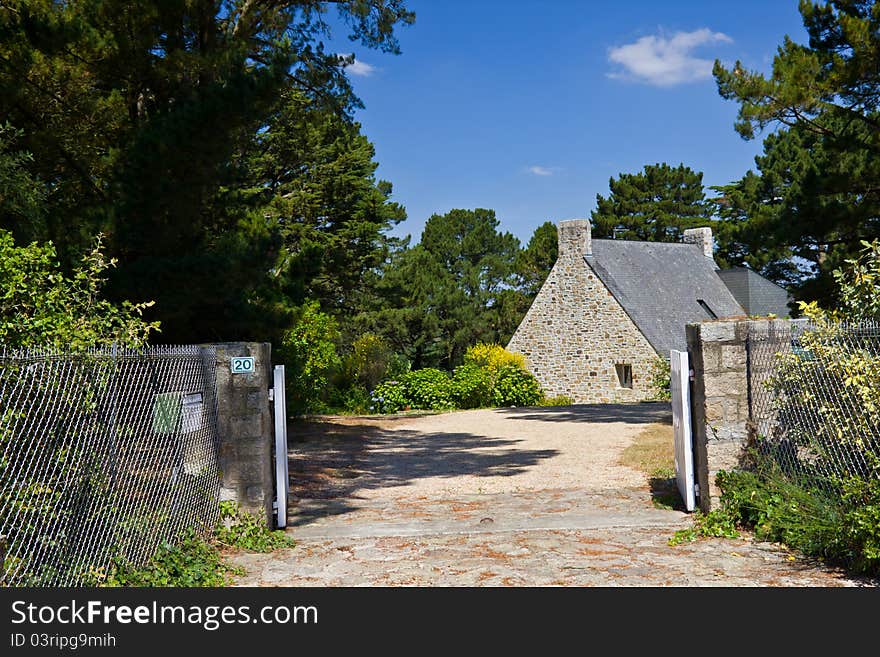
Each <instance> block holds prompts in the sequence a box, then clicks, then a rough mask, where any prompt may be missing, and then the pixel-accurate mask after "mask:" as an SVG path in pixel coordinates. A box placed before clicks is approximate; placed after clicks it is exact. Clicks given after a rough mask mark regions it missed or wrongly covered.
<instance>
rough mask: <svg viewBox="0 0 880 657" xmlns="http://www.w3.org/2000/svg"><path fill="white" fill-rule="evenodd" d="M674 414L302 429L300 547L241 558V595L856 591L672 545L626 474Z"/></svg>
mask: <svg viewBox="0 0 880 657" xmlns="http://www.w3.org/2000/svg"><path fill="white" fill-rule="evenodd" d="M669 421H670V410H669V406H668V404H659V403H645V404H632V405H583V406H569V407H555V408H554V407H551V408H509V409H492V410H478V411H462V412H455V413H444V414H438V415H425V416H409V417H395V418H375V417H368V418H363V417H321V418H313V419H311V420H310V421H307V422H297V423H292V424H291V425H290V428H289V436H290V452H289V455H290V479H291V504H290V508H289V515H288V518H289V529H288V532H289V533H290V534H291V535H292V536H293V538H295V539H296V540H297V546H296V547H295V548H293V549H291V550H281V551H278V552H275V553H272V554H266V555H257V554H244V553H241V554H236V555H233V556H232V561H233V562H235V563H236V564H238V565H241V566H244V567H245V569H246V570H247V572H248V574H247V575H246V576H244V577H242V578H240V580H239V583H240V584H242V585H251V586H253V585H268V586H359V585H368V586H369V585H373V586H401V585H417V586H434V585H442V586H476V585H514V586H523V585H529V586H545V585H588V586H589V585H598V586H704V585H709V586H712V585H721V586H854V585H859V584H861V582H858V581H856V580H850V579H847V578H845V577H844V576H843V575H841V574H840V573H837V572H835V571H833V570H830V569H826V568H822V567H820V566H819V565H817V564H812V563H808V562H805V561H802V560H800V559H798V558H796V557H794V556H793V555H791V554H789V553H788V552H786V551H785V550H784V549H783V548H781V547H780V546H775V545H769V544H761V543H756V542H754V541H752V540H750V539H748V538H745V539H740V540H735V541H729V540H720V539H719V540H702V541H698V542H696V543H691V544H685V545H680V546H675V547H671V546H669V545H668V544H667V540H668V538H669V537H670V536H671V535H672V533H673V532H674V531H675V530H676V529H680V528H682V527H686V526H689V524H690V521H689V519H688V517H687V514H685V513H682V512H680V511H671V510H663V509H658V508H655V507H654V506H653V504H652V501H651V493H650V490H649V487H648V481H647V477H646V476H645V475H644V474H643V473H641V472H639V471H637V470H634V469H632V468H629V467H625V466H622V465H620V464H619V460H620V456H621V453H622V452H623V450H624V449H625V448H626V447H627V446H628V445H629V444H631V443H632V441H633V440H634V439H635V437H636V436H637V435H638V433H639V432H640V431H642V430H643V429H644V428H645V426H646V425H649V424H652V423H668V422H669Z"/></svg>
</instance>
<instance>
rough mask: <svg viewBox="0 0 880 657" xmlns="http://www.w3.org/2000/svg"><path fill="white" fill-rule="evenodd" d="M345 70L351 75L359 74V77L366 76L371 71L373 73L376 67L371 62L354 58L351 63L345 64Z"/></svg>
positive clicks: (368, 75) (369, 74)
mask: <svg viewBox="0 0 880 657" xmlns="http://www.w3.org/2000/svg"><path fill="white" fill-rule="evenodd" d="M345 70H346V71H348V72H349V73H351V74H352V75H359V76H361V77H364V78H368V77H370V76H371V75H372V74H373V73H375V72H376V70H377V69H376V67H375V66H373V65H372V64H367V63H366V62H362V61H360V60H357V59H356V60H354V61H353V62H352V63H351V64H346V65H345Z"/></svg>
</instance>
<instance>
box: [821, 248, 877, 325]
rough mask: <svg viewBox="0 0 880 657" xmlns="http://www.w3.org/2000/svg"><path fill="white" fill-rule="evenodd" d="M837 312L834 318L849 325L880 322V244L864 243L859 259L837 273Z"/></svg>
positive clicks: (847, 261) (833, 314)
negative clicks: (851, 323) (855, 322)
mask: <svg viewBox="0 0 880 657" xmlns="http://www.w3.org/2000/svg"><path fill="white" fill-rule="evenodd" d="M833 276H834V282H835V283H836V284H837V300H838V304H837V308H836V309H835V310H834V312H833V313H832V316H833V317H837V318H842V319H846V320H848V321H875V322H876V321H880V240H874V241H873V242H864V241H863V242H862V251H861V253H860V254H859V256H858V257H857V258H853V259H849V260H846V261H845V263H844V266H843V267H841V268H840V269H836V270H834V272H833Z"/></svg>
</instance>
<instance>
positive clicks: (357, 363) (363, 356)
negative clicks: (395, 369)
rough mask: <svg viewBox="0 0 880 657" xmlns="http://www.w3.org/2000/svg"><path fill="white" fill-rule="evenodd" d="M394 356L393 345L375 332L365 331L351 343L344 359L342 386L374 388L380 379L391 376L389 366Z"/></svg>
mask: <svg viewBox="0 0 880 657" xmlns="http://www.w3.org/2000/svg"><path fill="white" fill-rule="evenodd" d="M393 357H394V353H393V352H392V351H391V347H389V346H388V343H387V342H385V340H383V339H382V338H380V337H379V336H377V335H374V334H373V333H364V334H363V335H362V336H360V337H359V338H357V339H356V340H355V341H354V342H353V343H352V345H351V351H350V352H349V353H348V354H347V355H346V356H345V357H344V358H343V359H342V372H341V374H342V387H344V388H345V387H349V386H357V387H358V388H362V389H364V390H372V389H373V388H375V387H376V386H377V385H378V384H379V382H380V381H383V380H385V379H388V378H390V377H389V374H388V369H389V366H390V365H391V361H392V359H393Z"/></svg>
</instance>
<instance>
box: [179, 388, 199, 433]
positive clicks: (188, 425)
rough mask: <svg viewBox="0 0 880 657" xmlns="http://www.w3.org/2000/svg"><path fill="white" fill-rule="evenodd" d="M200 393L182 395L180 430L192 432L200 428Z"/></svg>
mask: <svg viewBox="0 0 880 657" xmlns="http://www.w3.org/2000/svg"><path fill="white" fill-rule="evenodd" d="M203 407H204V403H203V401H202V393H200V392H194V393H192V394H189V395H184V396H183V400H182V402H181V406H180V431H181V433H192V432H194V431H199V430H200V429H201V428H202V409H203Z"/></svg>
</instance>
